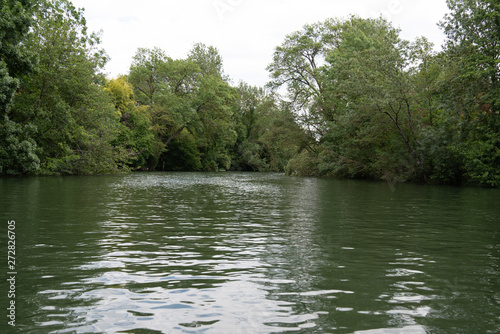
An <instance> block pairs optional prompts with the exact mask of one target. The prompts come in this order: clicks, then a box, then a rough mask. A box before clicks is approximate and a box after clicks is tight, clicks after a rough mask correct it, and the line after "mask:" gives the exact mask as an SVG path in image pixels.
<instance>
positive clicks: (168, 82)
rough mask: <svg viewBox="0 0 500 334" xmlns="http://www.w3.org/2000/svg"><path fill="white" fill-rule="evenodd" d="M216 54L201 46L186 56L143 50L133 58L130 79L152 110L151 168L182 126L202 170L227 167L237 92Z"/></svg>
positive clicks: (156, 163) (141, 102)
mask: <svg viewBox="0 0 500 334" xmlns="http://www.w3.org/2000/svg"><path fill="white" fill-rule="evenodd" d="M214 52H215V49H214V48H207V47H205V46H203V45H201V44H198V45H196V46H195V48H194V49H193V51H192V52H191V54H190V57H188V59H185V60H173V59H171V58H170V57H168V56H166V55H165V53H164V52H163V51H162V50H160V49H152V50H149V49H139V50H138V52H137V54H136V56H135V57H134V62H133V64H132V66H131V69H130V75H129V79H130V82H131V83H132V84H133V86H134V88H135V90H136V95H137V97H138V98H137V99H138V102H139V103H140V104H142V105H147V106H148V107H149V108H150V111H149V112H150V114H151V118H152V123H153V128H154V131H155V135H156V146H155V147H156V148H155V153H154V159H153V163H152V167H153V168H155V167H156V166H158V165H159V164H160V160H161V156H162V154H163V153H164V152H165V150H168V149H169V145H170V143H171V142H172V141H173V140H174V139H178V137H179V136H180V134H181V133H182V132H183V131H184V130H187V131H188V132H189V133H190V134H191V135H192V136H193V137H194V138H195V140H196V146H197V149H198V150H199V152H200V154H201V160H202V165H203V169H206V170H216V169H218V168H228V167H229V164H230V158H229V152H228V150H229V147H231V145H232V144H233V143H234V140H235V137H236V134H235V132H234V129H233V122H232V117H231V116H232V115H231V113H232V110H231V105H232V100H233V99H234V90H233V89H232V88H231V87H230V86H229V84H228V83H227V82H226V81H225V80H224V79H223V78H222V75H221V73H222V71H221V60H220V57H219V56H217V55H215V54H214ZM184 138H188V137H185V136H184ZM160 165H163V163H161V164H160Z"/></svg>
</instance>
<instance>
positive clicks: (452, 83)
mask: <svg viewBox="0 0 500 334" xmlns="http://www.w3.org/2000/svg"><path fill="white" fill-rule="evenodd" d="M447 3H448V7H449V8H450V14H448V15H446V16H445V19H444V20H443V22H441V26H442V28H443V29H444V31H445V33H446V35H447V37H448V38H447V41H446V44H445V51H444V57H445V59H446V62H445V63H444V68H445V75H444V77H443V80H442V82H443V85H442V89H441V100H442V104H443V106H444V109H445V112H446V114H445V115H443V117H442V118H443V123H444V124H450V123H454V124H456V125H455V126H454V127H455V129H456V131H457V136H455V138H454V140H453V141H452V143H448V144H447V147H448V148H449V150H448V151H450V152H454V156H455V157H456V158H455V159H454V160H456V161H457V164H458V166H459V167H460V168H455V174H456V176H455V177H454V179H457V180H461V181H460V182H472V183H479V184H486V185H491V186H499V185H500V127H499V126H500V119H499V118H500V81H499V78H500V66H499V60H500V4H499V3H498V1H487V0H448V1H447ZM441 132H442V131H441Z"/></svg>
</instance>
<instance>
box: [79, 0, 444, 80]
mask: <svg viewBox="0 0 500 334" xmlns="http://www.w3.org/2000/svg"><path fill="white" fill-rule="evenodd" d="M73 3H74V4H75V6H77V7H84V8H85V9H86V11H85V13H86V15H85V16H86V18H87V25H88V26H89V28H90V29H91V30H93V31H98V30H101V29H102V30H103V47H104V48H105V49H106V51H107V53H108V54H109V55H110V57H111V61H110V62H109V63H108V65H107V68H106V70H107V72H108V73H109V74H110V76H116V75H118V74H120V73H121V74H125V73H127V72H128V69H129V66H130V63H131V60H132V56H133V55H134V54H135V52H136V50H137V48H139V47H149V48H151V47H154V46H157V47H160V48H162V49H163V50H165V52H166V53H167V54H168V55H169V56H171V57H173V58H183V57H185V56H186V54H187V53H188V51H189V50H190V49H191V47H192V46H193V44H194V43H197V42H202V43H205V44H207V45H213V46H215V47H217V48H218V49H219V51H220V53H221V55H222V58H223V60H224V69H225V71H226V74H228V75H229V76H230V77H231V78H232V79H233V81H235V82H238V81H240V80H243V81H246V82H248V83H250V84H253V85H264V84H265V83H266V82H267V79H268V74H267V72H266V70H265V68H266V66H267V65H268V64H269V63H270V61H271V57H272V54H273V51H274V48H275V47H276V46H278V45H280V44H281V43H282V41H283V39H284V37H285V36H286V35H287V34H290V33H292V32H294V31H296V30H300V29H301V28H302V26H303V25H304V24H307V23H314V22H318V21H323V20H325V19H327V18H331V17H347V16H348V15H350V14H358V15H360V16H362V17H376V16H379V15H380V14H382V15H384V16H385V17H386V18H388V19H389V20H391V21H392V22H393V24H394V26H396V27H399V28H401V29H402V37H403V38H407V39H413V38H415V37H416V36H422V35H424V36H426V37H428V38H429V39H430V40H431V41H433V42H434V43H436V44H437V45H438V46H439V45H441V44H442V41H443V34H442V32H441V31H440V30H439V28H438V27H437V26H436V23H437V22H438V21H439V20H441V19H442V17H443V15H444V13H445V12H446V1H445V0H422V1H410V0H351V1H340V0H307V1H305V0H185V1H176V0H143V1H131V0H100V1H97V0H73Z"/></svg>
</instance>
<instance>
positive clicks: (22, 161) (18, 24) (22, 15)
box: [0, 0, 40, 175]
mask: <svg viewBox="0 0 500 334" xmlns="http://www.w3.org/2000/svg"><path fill="white" fill-rule="evenodd" d="M36 3H37V1H29V0H19V1H13V0H1V1H0V175H2V174H4V175H18V174H25V173H31V172H34V171H36V170H38V168H39V165H40V160H39V158H38V156H37V153H38V147H37V145H36V142H35V141H34V140H33V139H32V138H31V136H32V134H33V132H34V131H35V128H34V127H33V126H30V125H24V124H18V123H16V122H14V121H12V120H11V118H10V116H9V111H10V107H11V105H12V100H13V97H14V94H15V92H16V90H17V89H18V87H19V78H20V77H21V76H22V75H25V74H27V73H30V72H31V71H32V70H33V67H34V66H35V64H36V61H35V57H34V53H33V52H30V50H28V49H27V48H25V47H24V46H23V43H22V41H23V39H24V37H25V36H26V34H27V32H28V31H29V28H30V26H31V24H32V16H33V8H34V7H35V5H36Z"/></svg>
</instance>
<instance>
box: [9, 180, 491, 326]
mask: <svg viewBox="0 0 500 334" xmlns="http://www.w3.org/2000/svg"><path fill="white" fill-rule="evenodd" d="M499 202H500V192H499V191H498V190H492V189H480V188H455V187H434V186H419V185H408V184H396V185H391V184H386V183H372V182H362V181H339V180H321V179H313V178H292V177H286V176H283V175H281V174H256V173H255V174H254V173H134V174H130V175H126V176H102V177H45V178H27V179H0V203H2V204H1V206H2V207H1V208H2V225H1V233H2V234H1V236H0V238H1V240H2V244H3V245H6V244H7V237H6V234H7V232H6V229H7V221H8V220H12V219H14V220H15V221H16V233H17V234H16V245H17V260H18V261H17V271H18V274H17V278H16V279H17V281H16V284H17V285H16V289H17V294H16V303H17V310H16V311H17V319H16V320H17V321H16V322H17V326H16V328H15V331H13V332H15V333H359V334H378V333H404V334H413V333H416V334H419V333H450V334H451V333H453V334H455V333H499V332H500V206H499ZM3 248H4V249H6V248H5V247H3ZM1 268H2V271H3V273H4V275H5V276H6V272H7V269H5V263H4V264H2V267H1ZM1 288H2V291H1V293H0V295H1V297H0V300H1V301H2V308H3V309H5V307H6V305H8V302H9V300H7V295H6V292H7V290H8V287H7V285H6V283H5V280H2V286H1ZM4 319H6V318H5V317H4ZM0 328H7V329H9V326H7V321H6V320H4V321H3V323H1V324H0Z"/></svg>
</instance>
